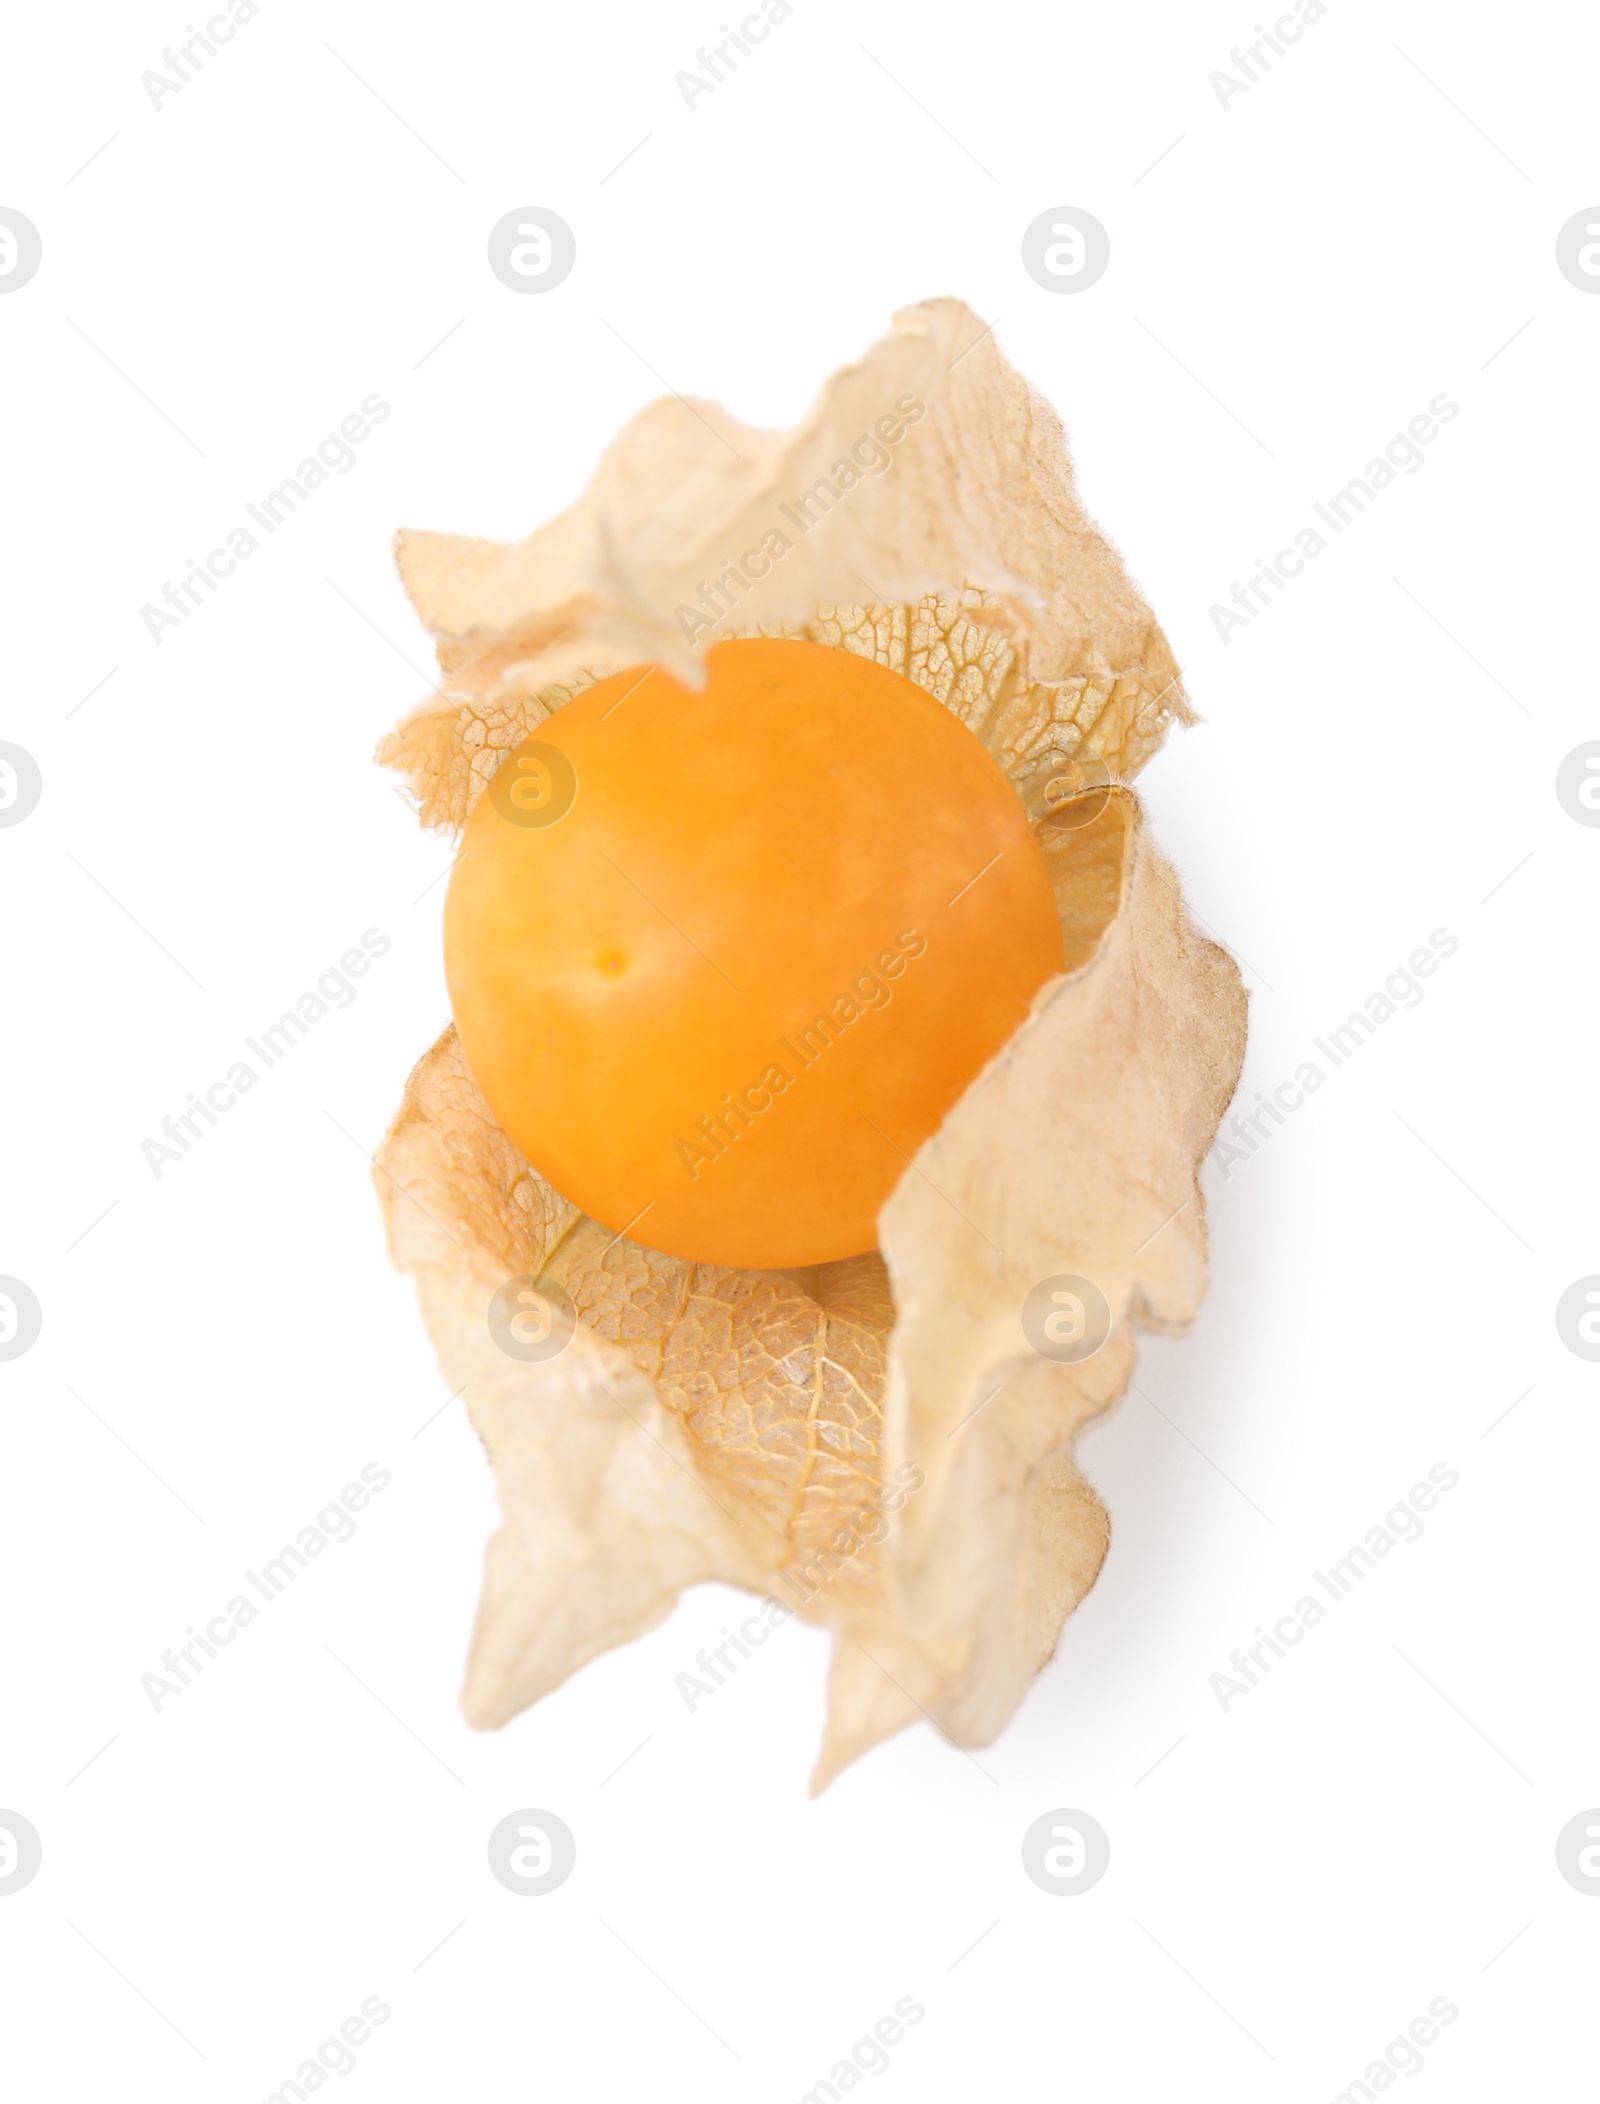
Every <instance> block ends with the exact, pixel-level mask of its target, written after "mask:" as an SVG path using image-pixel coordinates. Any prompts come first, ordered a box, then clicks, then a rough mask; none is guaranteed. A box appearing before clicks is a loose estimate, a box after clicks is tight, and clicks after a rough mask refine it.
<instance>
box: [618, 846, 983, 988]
mask: <svg viewBox="0 0 1600 2104" xmlns="http://www.w3.org/2000/svg"><path fill="white" fill-rule="evenodd" d="M1002 852H1003V850H1002ZM595 853H596V854H597V855H598V856H599V857H600V859H601V861H602V862H611V857H610V856H609V855H608V854H607V853H606V851H605V849H604V848H603V847H597V848H596V849H595ZM611 867H612V868H613V869H614V870H616V872H617V875H618V876H619V877H620V878H621V879H622V881H623V883H624V884H633V888H634V890H635V891H636V892H638V894H639V896H640V898H642V899H643V900H644V902H645V904H646V905H647V906H652V907H655V910H656V912H657V913H659V914H660V915H661V918H662V919H663V920H664V921H665V922H666V924H667V926H668V927H669V928H675V929H677V932H678V933H679V934H680V935H682V936H683V939H684V941H685V942H686V943H687V944H688V945H689V947H690V949H691V950H693V951H694V953H695V955H696V956H697V957H705V959H706V963H707V964H709V965H710V967H711V969H712V970H713V971H714V972H715V973H716V974H717V976H718V977H719V978H722V979H728V975H727V973H726V972H725V971H724V970H723V969H722V966H721V965H720V964H718V962H717V960H716V959H715V958H714V957H706V953H705V951H704V950H702V949H701V947H700V945H699V944H698V943H697V942H696V941H695V939H694V937H693V936H692V935H688V934H685V933H684V930H683V929H682V928H679V927H678V923H677V922H676V921H675V920H674V919H673V918H672V915H671V914H670V913H668V912H667V910H666V908H665V907H664V906H657V905H656V902H655V900H654V899H653V898H652V897H651V896H650V894H649V892H648V891H646V890H645V888H644V886H643V885H642V884H634V883H633V879H632V877H630V876H629V875H628V872H627V871H626V870H625V869H623V868H621V867H620V865H619V864H617V863H615V862H611ZM982 874H983V872H982V871H981V870H980V871H979V875H980V876H981V875H982ZM728 984H729V985H730V986H731V987H732V988H733V990H734V992H735V993H736V994H742V993H743V992H744V988H743V987H742V986H740V985H738V984H737V983H736V982H735V981H734V980H732V979H728Z"/></svg>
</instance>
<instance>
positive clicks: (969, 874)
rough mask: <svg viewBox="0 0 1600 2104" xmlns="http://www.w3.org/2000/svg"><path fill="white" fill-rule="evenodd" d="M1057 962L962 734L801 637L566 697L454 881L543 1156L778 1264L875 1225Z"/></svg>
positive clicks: (830, 1247)
mask: <svg viewBox="0 0 1600 2104" xmlns="http://www.w3.org/2000/svg"><path fill="white" fill-rule="evenodd" d="M1062 962H1063V951H1062V940H1061V930H1060V923H1059V921H1058V919H1057V916H1056V910H1055V906H1054V902H1053V900H1052V897H1051V892H1050V884H1049V880H1048V877H1047V875H1046V871H1045V865H1044V858H1043V855H1042V854H1041V852H1040V849H1039V846H1038V843H1037V842H1036V840H1035V839H1034V837H1033V833H1032V830H1031V828H1030V826H1029V823H1028V819H1027V815H1026V813H1025V812H1024V810H1023V807H1022V804H1021V802H1020V800H1019V799H1018V797H1017V794H1016V792H1015V791H1014V790H1013V789H1012V787H1011V785H1010V784H1009V782H1007V780H1006V778H1005V776H1004V775H1003V774H1002V773H1001V771H1000V769H999V768H998V766H997V765H996V764H995V762H994V761H993V760H992V759H991V758H990V757H989V755H988V753H987V752H986V751H985V750H984V748H983V746H982V745H981V744H980V743H979V742H978V740H977V738H976V737H975V736H974V735H973V733H972V732H971V731H969V730H968V729H967V728H966V727H965V725H964V724H962V723H960V722H959V721H958V720H957V719H956V718H955V717H954V716H953V715H951V714H950V712H949V711H948V710H947V709H945V708H944V707H942V706H941V705H940V703H938V702H937V701H935V700H934V699H933V698H932V697H931V696H930V695H928V694H926V693H924V692H923V691H922V689H921V688H920V687H917V686H914V685H913V684H912V683H911V681H909V680H907V679H903V678H902V677H901V676H900V674H899V673H897V672H891V671H889V670H887V669H886V668H885V667H883V666H881V665H878V664H876V663H874V662H873V661H872V660H870V659H867V658H862V657H856V656H854V655H852V654H850V653H848V652H846V651H841V650H832V649H827V648H824V647H823V646H822V645H820V644H815V643H804V642H789V641H778V640H771V641H768V640H757V641H740V642H728V643H721V644H718V645H717V646H716V647H715V648H714V649H713V650H712V651H711V652H710V655H709V660H708V679H707V684H706V685H705V687H704V688H703V689H701V690H699V691H695V690H694V689H691V688H688V687H685V686H683V685H681V684H680V683H679V682H678V681H677V680H676V679H675V678H673V677H672V675H671V674H670V673H668V672H666V671H664V670H663V669H661V668H660V667H647V666H637V667H635V668H634V669H633V670H632V671H629V672H624V673H618V674H617V675H616V676H615V677H613V678H610V679H605V680H602V681H600V682H599V683H598V684H597V685H596V686H593V687H590V688H588V689H587V690H586V691H585V692H584V693H582V694H580V695H579V696H578V697H577V698H576V699H575V700H573V701H571V702H568V703H567V705H566V706H565V707H564V708H562V709H559V710H558V711H557V712H556V713H555V715H553V716H552V717H550V718H549V720H548V721H547V722H545V723H543V724H541V725H540V726H539V728H538V730H537V732H536V733H535V734H534V736H533V737H531V738H530V739H528V740H527V741H526V742H525V743H524V744H523V745H521V746H519V747H518V748H517V750H516V751H515V752H514V753H512V754H511V755H510V756H509V758H508V759H507V760H506V762H505V764H504V765H503V767H502V768H501V770H500V772H499V773H498V774H497V775H496V777H495V778H494V780H493V782H492V783H491V784H490V787H489V790H488V792H487V793H486V794H485V795H484V796H483V797H482V798H481V799H480V801H479V803H478V805H477V807H476V809H475V810H474V812H473V814H472V817H471V819H470V820H469V821H468V824H467V828H466V833H465V836H464V838H463V841H462V849H461V855H460V858H459V860H458V861H457V863H456V867H455V870H454V872H453V874H452V877H451V880H450V889H449V894H448V898H447V901H446V906H445V967H446V974H447V977H448V980H449V986H450V999H451V1005H452V1007H453V1008H454V1011H455V1019H456V1025H457V1028H458V1030H459V1032H460V1037H461V1044H462V1049H463V1050H464V1052H465V1054H466V1058H467V1062H468V1064H469V1066H470V1067H471V1069H472V1072H473V1075H474V1077H475V1078H476V1080H477V1082H478V1085H479V1087H480V1088H481V1089H482V1091H483V1094H484V1096H485V1098H486V1099H487V1101H488V1103H489V1106H490V1108H491V1109H492V1110H493V1112H494V1114H495V1116H496V1117H497V1118H498V1120H499V1121H500V1124H501V1126H502V1127H503V1129H504V1130H505V1131H506V1132H507V1133H508V1134H509V1135H510V1137H511V1138H512V1140H514V1141H515V1143H516V1144H517V1146H518V1147H520V1148H521V1150H522V1152H523V1153H524V1154H525V1155H526V1156H527V1158H528V1160H529V1161H530V1162H531V1163H532V1164H533V1165H534V1167H535V1168H536V1169H538V1170H539V1171H540V1172H541V1173H542V1174H543V1175H544V1177H545V1178H546V1179H547V1180H548V1181H549V1182H550V1183H551V1184H553V1185H554V1186H555V1188H556V1189H557V1190H558V1191H559V1192H561V1193H562V1195H563V1196H564V1197H566V1198H569V1199H571V1200H572V1201H573V1202H574V1203H575V1204H576V1205H578V1206H580V1207H582V1209H583V1210H584V1211H585V1212H586V1213H588V1214H589V1215H590V1216H591V1217H592V1218H594V1219H596V1220H598V1221H600V1222H601V1223H602V1224H603V1225H604V1226H606V1227H609V1228H610V1229H612V1231H613V1232H614V1233H617V1234H628V1235H632V1236H633V1237H634V1239H635V1240H637V1241H640V1242H643V1243H646V1244H647V1245H649V1246H650V1247H652V1248H655V1249H661V1250H665V1251H667V1252H668V1253H669V1254H671V1255H674V1256H680V1257H688V1258H693V1259H697V1260H699V1261H702V1262H707V1263H715V1264H728V1265H740V1266H754V1267H758V1268H776V1267H781V1266H794V1265H804V1264H815V1263H821V1262H825V1261H827V1260H829V1259H831V1258H835V1257H842V1256H849V1255H853V1254H855V1253H857V1252H859V1251H862V1250H867V1249H871V1248H873V1247H874V1246H875V1244H876V1242H877V1216H878V1211H879V1208H880V1207H881V1206H882V1204H883V1202H884V1200H885V1199H886V1198H887V1197H888V1195H889V1193H890V1191H891V1190H892V1189H893V1187H894V1185H895V1184H896V1183H897V1182H898V1181H899V1179H900V1177H901V1175H902V1174H903V1173H904V1171H905V1169H906V1166H907V1164H908V1161H909V1159H910V1157H911V1156H912V1155H913V1154H914V1153H915V1152H916V1150H917V1148H918V1147H919V1146H920V1145H921V1143H922V1142H923V1141H924V1140H925V1139H927V1138H928V1136H929V1135H930V1134H931V1133H932V1132H934V1131H935V1130H936V1129H937V1128H938V1126H939V1124H940V1122H941V1120H942V1119H943V1117H944V1115H945V1113H946V1112H947V1111H948V1110H949V1109H950V1106H951V1105H952V1104H953V1103H954V1102H955V1100H956V1099H957V1097H958V1096H959V1095H960V1094H961V1092H962V1091H963V1090H964V1089H965V1088H966V1086H967V1084H968V1083H969V1082H970V1081H971V1080H972V1079H973V1078H974V1076H975V1075H976V1074H977V1073H978V1072H979V1071H980V1069H981V1068H982V1067H983V1066H984V1065H985V1063H986V1062H987V1061H988V1060H989V1059H990V1058H991V1057H992V1056H993V1055H994V1054H995V1053H996V1052H998V1051H999V1049H1000V1047H1001V1046H1002V1045H1003V1044H1004V1043H1005V1042H1006V1040H1007V1039H1008V1038H1009V1037H1010V1036H1011V1034H1012V1033H1013V1031H1015V1029H1016V1028H1017V1026H1018V1025H1019V1024H1020V1023H1021V1022H1022V1020H1023V1018H1024V1017H1025V1016H1026V1014H1027V1012H1028V1008H1029V1004H1030V1002H1031V1001H1032V998H1033V996H1034V994H1035V993H1037V991H1038V990H1039V988H1040V986H1041V985H1043V983H1044V982H1045V980H1046V979H1048V978H1050V977H1051V976H1052V975H1053V974H1054V973H1056V972H1059V971H1060V970H1061V969H1062Z"/></svg>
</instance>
